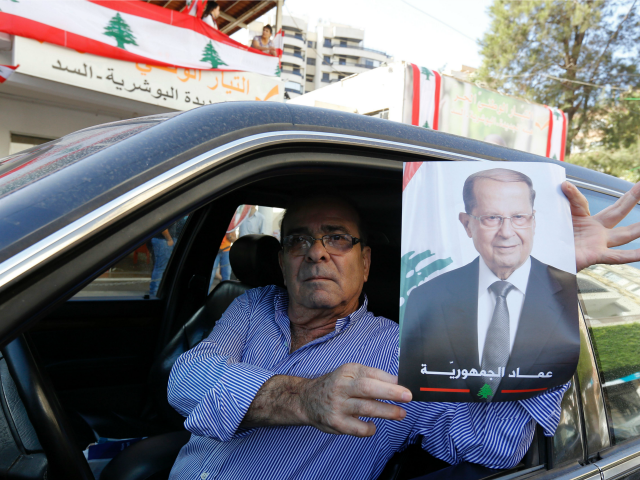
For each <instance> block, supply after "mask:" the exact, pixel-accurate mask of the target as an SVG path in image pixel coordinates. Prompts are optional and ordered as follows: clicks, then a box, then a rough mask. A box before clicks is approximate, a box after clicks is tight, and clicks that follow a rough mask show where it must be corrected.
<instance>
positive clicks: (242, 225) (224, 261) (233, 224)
mask: <svg viewBox="0 0 640 480" xmlns="http://www.w3.org/2000/svg"><path fill="white" fill-rule="evenodd" d="M283 215H284V209H282V208H277V207H268V206H264V205H238V208H236V211H235V213H234V214H233V217H232V218H231V220H230V221H229V225H228V226H227V232H226V234H225V236H224V238H223V239H222V242H221V243H220V246H219V249H218V253H217V255H216V260H215V263H214V265H213V271H212V272H211V277H210V280H209V291H212V290H213V289H214V288H215V287H216V285H218V284H219V283H220V282H222V281H228V280H237V278H236V276H235V275H234V274H233V268H232V266H231V263H230V261H229V251H230V250H231V246H232V245H233V242H235V241H236V240H237V239H238V238H240V237H242V236H244V235H250V234H261V235H271V236H273V237H276V238H277V239H278V240H280V224H281V222H282V217H283Z"/></svg>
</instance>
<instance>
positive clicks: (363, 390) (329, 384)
mask: <svg viewBox="0 0 640 480" xmlns="http://www.w3.org/2000/svg"><path fill="white" fill-rule="evenodd" d="M397 383H398V377H396V376H394V375H390V374H388V373H387V372H385V371H383V370H378V369H377V368H370V367H365V366H363V365H359V364H356V363H349V364H346V365H342V366H341V367H340V368H338V369H336V370H335V371H333V372H331V373H328V374H326V375H323V376H322V377H319V378H315V379H311V380H309V379H306V378H299V377H288V376H275V377H272V378H271V379H269V380H268V381H267V382H265V384H264V385H263V386H262V388H261V389H260V390H259V391H258V394H257V395H256V397H255V398H254V400H253V402H252V403H251V406H250V407H249V410H248V412H247V414H246V415H245V418H244V420H243V421H242V424H241V426H242V427H245V428H247V427H261V426H269V425H309V426H312V427H315V428H317V429H318V430H321V431H323V432H326V433H333V434H337V435H342V434H344V435H353V436H356V437H370V436H371V435H373V434H374V433H375V432H376V426H375V424H374V423H373V422H363V421H362V420H359V419H358V417H371V418H385V419H388V420H402V419H403V418H404V417H405V416H406V414H407V412H406V411H405V410H404V409H403V408H401V407H398V406H397V405H390V404H388V403H384V402H380V401H378V399H380V400H390V401H393V402H409V401H411V392H410V391H409V390H407V389H406V388H404V387H400V386H398V385H397Z"/></svg>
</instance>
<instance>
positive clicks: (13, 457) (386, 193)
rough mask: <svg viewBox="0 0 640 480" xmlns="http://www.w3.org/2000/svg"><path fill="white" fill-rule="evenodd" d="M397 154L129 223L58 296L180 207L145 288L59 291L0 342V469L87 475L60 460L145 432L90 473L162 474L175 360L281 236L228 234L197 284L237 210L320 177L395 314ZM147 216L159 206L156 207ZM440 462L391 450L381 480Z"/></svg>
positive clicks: (382, 311)
mask: <svg viewBox="0 0 640 480" xmlns="http://www.w3.org/2000/svg"><path fill="white" fill-rule="evenodd" d="M363 160H364V159H363ZM395 163H396V164H397V165H396V166H395V167H393V168H391V167H388V162H387V167H386V168H384V169H383V168H373V167H371V166H366V162H364V161H362V165H360V166H353V165H351V166H346V167H345V166H341V165H339V164H338V163H337V162H336V163H330V162H327V164H326V165H323V166H322V167H321V168H320V167H318V166H310V165H307V166H303V167H299V166H297V167H295V168H288V167H287V166H286V165H279V166H278V165H276V166H273V167H272V168H271V169H270V170H268V171H267V173H262V174H261V175H259V176H253V177H247V178H243V179H242V180H240V181H236V182H235V183H231V184H229V185H227V186H225V187H224V188H221V189H220V190H219V191H217V193H216V194H215V195H213V196H210V197H209V198H206V199H200V200H198V201H194V202H193V205H192V206H191V207H189V208H188V209H183V210H180V208H178V207H175V208H172V209H169V208H167V209H166V210H165V215H164V216H162V214H160V215H157V216H156V217H155V218H156V221H155V224H153V227H152V228H149V227H147V226H146V225H149V224H148V223H146V224H145V225H141V226H140V232H143V233H140V235H139V237H138V238H135V240H136V241H135V242H133V239H132V240H131V242H130V243H129V244H128V245H127V247H126V248H124V249H121V251H120V252H119V254H118V256H114V255H112V256H110V257H109V258H108V261H107V260H105V263H103V264H102V265H101V266H100V268H101V269H102V270H100V271H98V270H96V271H95V272H94V274H93V276H92V277H91V278H87V281H85V282H84V283H83V284H79V285H78V286H77V288H76V289H75V290H74V291H70V292H69V293H68V295H67V297H66V298H69V297H71V296H72V295H74V294H75V293H77V292H78V291H79V290H80V289H81V288H82V287H84V286H85V285H86V284H87V283H88V282H89V281H90V280H92V279H93V278H95V277H96V276H98V275H99V274H100V273H101V272H102V271H104V267H105V266H107V265H109V266H111V265H113V264H115V263H116V262H117V261H118V260H119V259H121V258H123V257H124V256H126V255H130V254H131V253H132V252H133V251H134V250H136V249H137V248H139V247H140V246H141V245H142V244H144V243H145V241H146V240H148V239H149V238H150V237H151V236H152V235H155V234H157V233H158V232H160V231H161V230H163V229H164V228H166V227H167V226H168V225H170V224H172V223H173V222H175V221H176V220H177V219H178V218H181V217H184V216H185V215H188V216H189V217H188V220H187V222H186V224H185V226H184V228H183V229H182V231H181V234H180V237H179V240H178V241H177V243H176V245H175V247H174V249H173V254H172V257H171V260H170V262H169V265H168V266H167V269H166V271H165V274H164V276H163V280H162V283H161V285H160V289H159V291H158V295H157V297H149V296H148V295H147V296H142V295H141V296H139V297H136V298H125V297H121V296H118V295H113V296H102V297H97V296H91V295H87V296H78V297H74V298H71V299H68V300H67V299H66V298H65V300H66V301H60V302H58V304H57V306H56V307H55V309H52V310H51V311H50V312H48V313H47V314H46V316H44V318H42V319H41V320H39V321H38V322H37V323H35V324H34V325H33V326H32V327H31V328H29V329H28V331H27V332H26V333H25V334H24V335H23V336H21V337H19V341H17V342H13V343H12V344H10V345H9V346H8V347H6V348H5V349H4V350H3V354H4V357H3V358H2V359H0V379H1V383H0V389H1V395H0V403H1V404H2V409H3V411H4V418H3V419H2V422H4V424H3V425H0V428H1V429H3V430H4V433H0V435H1V436H2V437H3V438H5V440H6V441H5V443H7V444H9V443H10V444H11V445H10V449H9V450H7V448H9V447H4V448H5V450H4V451H5V452H9V451H10V452H11V453H10V454H8V455H7V454H3V455H0V477H2V478H16V479H17V478H20V479H36V478H44V475H45V474H44V472H45V471H46V470H47V465H48V466H49V469H50V473H49V477H48V478H92V477H91V476H90V475H91V472H88V471H87V469H86V465H85V466H78V465H76V467H77V468H76V470H78V471H80V473H76V474H74V476H73V477H72V476H70V475H67V474H66V473H64V474H61V472H69V471H70V470H69V469H70V466H69V459H75V460H73V461H74V462H76V463H77V464H80V463H82V458H83V457H82V453H81V452H82V451H83V450H84V449H86V448H87V445H89V444H90V443H95V442H97V441H98V439H99V438H105V439H132V438H141V437H145V439H144V440H141V441H138V442H137V443H133V444H132V445H131V446H129V447H128V448H126V449H124V450H123V451H122V452H120V453H119V454H118V455H116V456H115V458H114V459H113V460H111V461H110V462H109V463H108V464H107V466H106V467H105V468H104V470H103V471H102V473H101V476H100V479H102V480H111V479H131V480H133V479H161V478H165V479H166V478H168V474H169V471H170V469H171V466H172V465H173V462H174V460H175V457H176V455H177V454H178V451H179V450H180V448H181V446H182V445H184V444H185V443H186V442H187V441H188V439H189V435H190V434H189V432H187V431H186V430H184V427H183V422H184V418H183V417H181V416H180V415H179V414H177V413H176V412H175V411H174V410H173V408H172V407H171V406H170V405H169V404H168V402H167V395H166V389H167V381H168V377H169V373H170V370H171V367H172V365H173V363H174V362H175V360H176V359H177V357H178V356H179V355H180V354H182V353H183V352H185V351H187V350H189V349H190V348H192V347H193V346H195V345H196V344H197V343H199V342H200V341H201V340H203V339H204V338H206V337H207V336H208V334H209V332H210V331H211V330H212V328H213V327H214V326H215V323H216V321H217V320H218V319H219V318H220V316H221V315H222V313H223V312H224V311H225V309H226V308H227V307H228V306H229V304H230V303H231V302H232V301H233V300H234V299H235V298H236V297H237V296H239V295H241V294H242V293H243V292H245V291H246V290H248V289H250V288H255V287H260V286H265V285H270V284H278V285H283V281H282V275H281V272H280V270H279V267H278V262H277V253H278V250H279V249H280V244H279V241H278V240H277V239H276V238H275V237H273V236H269V235H248V236H245V237H241V238H240V239H238V241H236V242H235V243H234V244H233V247H232V248H231V251H230V263H231V267H232V270H233V273H234V276H235V279H232V280H229V281H223V282H220V283H219V284H217V285H216V286H215V288H213V290H212V291H210V292H209V288H208V286H209V280H210V277H211V274H212V273H211V271H212V266H213V263H214V259H215V257H216V254H217V252H218V246H219V245H220V242H221V241H222V239H223V236H224V235H225V231H226V228H227V225H228V223H229V219H230V218H231V217H232V216H233V215H234V212H235V211H236V208H237V207H238V205H269V206H273V207H277V208H285V207H286V206H287V204H288V202H289V199H290V198H292V197H293V196H294V195H295V194H297V193H299V192H301V191H309V190H312V189H314V190H318V189H319V188H322V187H323V186H327V187H329V186H330V187H331V190H332V191H342V192H344V195H345V197H347V198H349V199H351V200H352V201H353V202H354V203H355V204H356V205H357V206H358V208H359V210H360V212H361V214H362V216H363V219H364V222H365V224H366V226H367V229H368V232H369V237H370V238H369V245H370V246H371V248H372V268H371V275H370V278H369V280H368V282H367V283H366V284H365V287H364V291H365V293H366V294H367V296H368V299H369V309H370V310H371V311H372V312H374V313H375V314H376V315H380V316H385V317H387V318H390V319H392V320H393V321H396V322H397V321H398V292H399V291H400V262H399V259H400V234H401V208H402V206H401V201H402V195H401V192H402V168H401V166H402V163H400V162H395ZM170 200H171V199H169V200H167V201H170ZM156 211H160V212H161V211H162V210H161V209H160V208H159V207H157V208H156ZM140 238H144V240H143V241H142V242H140V241H139V240H140ZM96 268H97V267H96ZM8 360H9V361H8ZM51 432H54V433H55V432H57V433H55V434H52V433H51ZM56 435H64V436H66V437H67V438H68V439H71V440H70V441H69V442H68V443H69V444H70V445H71V446H70V445H60V443H61V442H60V441H56V438H60V437H59V436H58V437H56ZM7 439H8V440H7ZM550 444H551V442H549V441H545V439H544V438H543V437H542V435H540V434H539V432H536V437H535V438H534V441H533V444H532V446H531V448H530V449H529V452H528V453H527V455H526V456H525V458H524V460H523V461H522V462H521V464H520V465H519V466H518V467H517V468H516V469H515V470H518V469H529V468H532V467H536V466H542V465H544V464H545V462H547V461H551V460H550V459H551V457H550V453H549V452H550V450H549V448H550V447H549V445H550ZM65 448H66V449H67V450H64V449H65ZM70 450H74V451H70ZM56 458H57V460H56ZM61 458H65V461H66V464H62V460H60V459H61ZM85 464H86V462H85ZM446 467H449V465H447V464H446V463H444V462H442V461H440V460H437V459H435V458H434V457H431V456H430V455H429V454H427V453H426V452H424V451H423V450H422V449H421V448H420V447H419V445H413V446H411V447H409V448H407V449H406V450H405V451H403V452H401V453H398V454H396V455H395V456H394V457H393V458H392V459H391V460H390V462H389V463H388V464H387V467H386V468H385V470H384V472H383V473H382V475H381V476H380V477H379V478H380V479H383V480H387V479H388V480H391V479H409V478H414V477H417V476H420V475H425V474H428V473H430V472H436V473H434V475H438V471H439V470H441V469H443V468H446ZM460 468H472V469H474V468H476V467H473V466H468V465H467V466H463V467H460ZM541 468H542V467H541ZM515 470H514V471H515ZM474 472H475V473H473V475H472V476H475V477H476V478H483V477H487V476H490V475H493V474H496V473H497V472H496V471H490V470H489V469H481V468H480V467H477V468H476V470H474ZM56 473H57V474H58V475H57V476H56V475H55V474H56ZM450 474H451V472H450V471H449V473H448V474H447V476H448V475H450ZM467 474H468V475H471V474H470V473H468V472H467ZM3 475H4V476H3ZM465 476H466V475H465ZM433 478H438V477H435V476H434V477H433Z"/></svg>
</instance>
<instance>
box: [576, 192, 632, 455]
mask: <svg viewBox="0 0 640 480" xmlns="http://www.w3.org/2000/svg"><path fill="white" fill-rule="evenodd" d="M583 193H584V195H585V196H586V197H587V199H588V200H589V207H590V209H591V213H592V214H595V213H597V212H599V211H601V210H602V209H604V208H606V207H608V206H609V205H611V204H613V203H614V202H615V200H616V198H614V197H611V196H608V195H603V194H600V193H596V192H591V191H588V190H583ZM638 221H640V207H636V208H635V209H634V210H633V211H632V212H631V213H630V214H629V215H628V216H627V218H626V219H624V220H623V221H622V222H620V225H618V226H619V227H620V226H625V225H629V224H631V223H634V222H638ZM622 248H624V249H625V250H627V249H636V248H640V244H639V242H638V241H634V242H632V243H630V244H628V245H625V246H624V247H622ZM578 289H579V298H580V303H581V305H582V308H583V312H584V314H585V315H584V316H585V319H586V321H587V324H588V326H589V332H590V335H591V340H592V342H593V344H594V350H595V353H596V359H597V362H598V367H599V369H600V375H601V378H602V384H603V388H604V393H605V401H606V407H607V411H608V415H609V418H610V422H611V427H612V428H613V439H614V442H615V443H619V442H621V441H624V440H627V439H629V438H633V437H638V436H640V263H633V264H629V265H594V266H592V267H589V268H587V269H585V270H583V271H581V272H580V273H578Z"/></svg>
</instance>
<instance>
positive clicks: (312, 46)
mask: <svg viewBox="0 0 640 480" xmlns="http://www.w3.org/2000/svg"><path fill="white" fill-rule="evenodd" d="M316 45H317V44H316V42H314V41H312V40H309V41H308V42H307V47H309V48H316Z"/></svg>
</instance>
